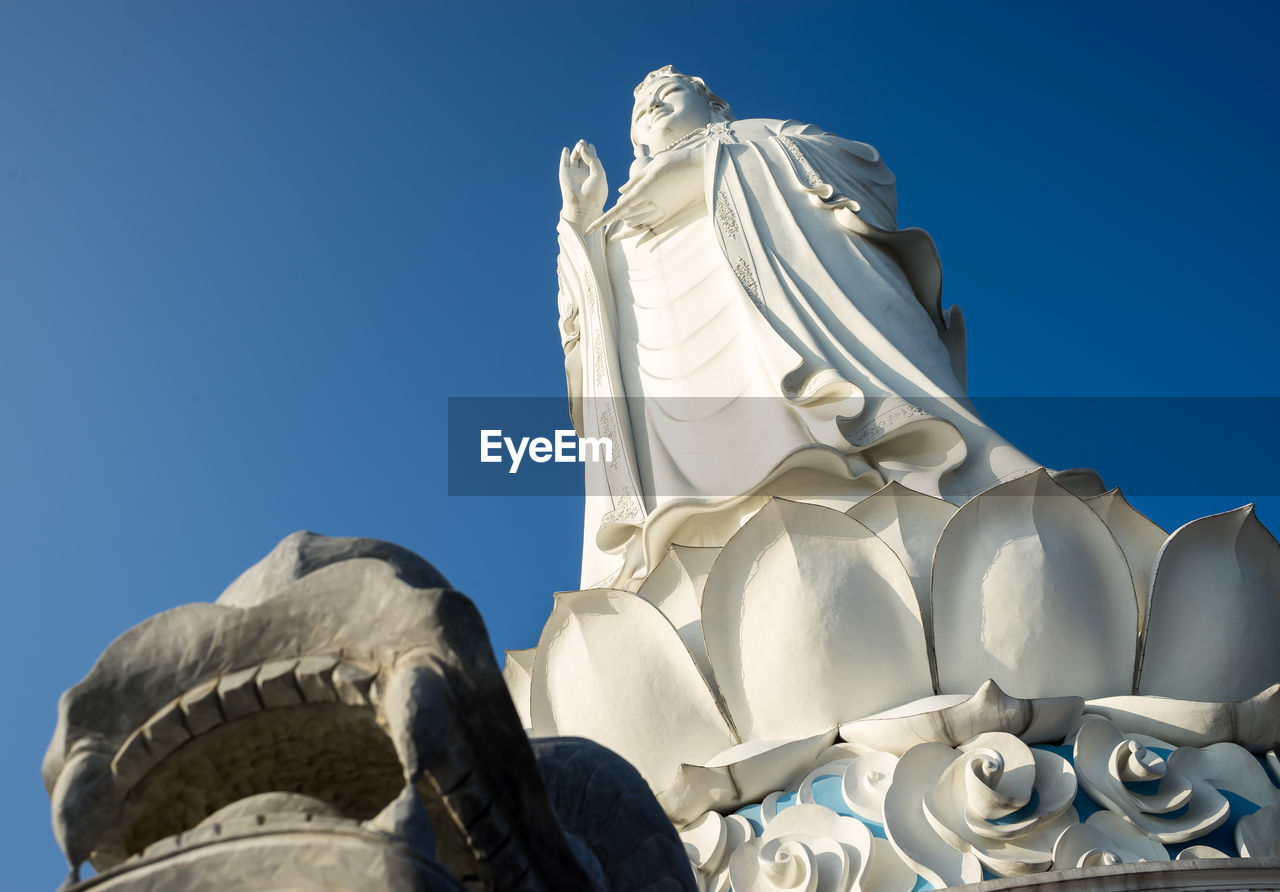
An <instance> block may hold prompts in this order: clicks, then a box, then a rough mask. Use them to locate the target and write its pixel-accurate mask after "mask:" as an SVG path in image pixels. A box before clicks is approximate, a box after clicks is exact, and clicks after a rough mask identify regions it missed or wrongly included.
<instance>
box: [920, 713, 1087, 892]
mask: <svg viewBox="0 0 1280 892" xmlns="http://www.w3.org/2000/svg"><path fill="white" fill-rule="evenodd" d="M1075 795H1076V778H1075V772H1074V771H1073V770H1072V769H1071V765H1070V763H1069V762H1067V760H1066V759H1064V758H1062V757H1061V756H1059V755H1058V754H1056V753H1051V752H1047V751H1045V750H1033V749H1031V748H1030V747H1028V746H1027V745H1026V744H1025V743H1023V742H1022V741H1020V740H1018V738H1016V737H1014V736H1013V735H1012V734H1004V733H999V732H993V733H989V734H982V735H979V736H978V737H976V738H975V739H974V740H972V741H971V742H970V743H968V744H966V745H965V746H963V747H960V750H959V754H958V756H957V758H955V759H954V760H953V761H952V762H951V764H949V765H948V766H947V768H946V769H945V770H944V771H943V773H942V775H941V777H939V778H938V781H937V783H936V784H934V785H933V786H932V787H931V788H930V789H929V790H928V791H926V793H925V796H924V811H925V816H926V817H927V818H928V819H929V822H930V824H932V825H933V828H934V829H935V830H936V831H937V832H938V835H939V836H941V837H942V838H943V839H944V840H946V841H947V842H949V843H950V844H951V845H952V846H953V847H954V848H956V849H958V850H960V851H972V852H973V854H974V855H976V856H977V857H978V860H979V861H981V862H982V864H983V865H984V866H985V867H986V868H987V869H988V870H990V871H992V872H993V873H996V874H999V875H1000V876H1021V875H1023V874H1028V873H1038V872H1040V871H1042V870H1047V869H1048V868H1049V866H1050V865H1051V864H1052V863H1053V847H1054V843H1056V842H1057V840H1058V837H1059V836H1061V835H1062V832H1063V831H1064V830H1066V828H1067V827H1069V826H1071V825H1072V824H1074V823H1076V810H1075V809H1074V808H1073V807H1072V805H1071V803H1072V801H1073V800H1074V799H1075Z"/></svg>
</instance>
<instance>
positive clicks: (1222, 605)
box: [1138, 505, 1280, 700]
mask: <svg viewBox="0 0 1280 892" xmlns="http://www.w3.org/2000/svg"><path fill="white" fill-rule="evenodd" d="M1277 628H1280V545H1277V544H1276V540H1275V538H1274V537H1273V536H1272V535H1271V534H1270V533H1269V532H1267V529H1266V527H1264V526H1263V525H1262V524H1261V522H1259V520H1258V517H1257V514H1256V513H1255V512H1254V510H1253V506H1252V505H1246V506H1245V507H1243V508H1237V509H1236V510H1235V511H1228V512H1226V513H1225V514H1214V515H1211V516H1209V517H1203V518H1201V519H1199V520H1193V521H1192V522H1191V523H1189V524H1187V525H1186V526H1184V527H1181V528H1180V529H1178V530H1176V531H1175V532H1174V533H1173V535H1172V536H1170V537H1169V541H1168V542H1166V543H1165V545H1164V548H1163V549H1161V551H1160V555H1159V557H1157V558H1156V569H1155V578H1154V579H1153V581H1152V584H1151V612H1150V615H1149V616H1148V617H1147V632H1146V648H1145V650H1144V652H1143V658H1142V667H1141V676H1140V678H1139V680H1138V693H1140V694H1159V695H1161V696H1165V697H1183V698H1186V699H1188V700H1243V699H1245V698H1246V697H1248V696H1249V695H1250V694H1253V693H1255V692H1257V691H1260V690H1262V689H1263V688H1265V687H1267V686H1268V685H1272V684H1275V683H1276V682H1278V681H1280V647H1276V629H1277Z"/></svg>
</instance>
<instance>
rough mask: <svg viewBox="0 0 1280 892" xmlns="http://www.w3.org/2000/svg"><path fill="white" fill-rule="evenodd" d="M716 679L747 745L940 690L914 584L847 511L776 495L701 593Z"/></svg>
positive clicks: (726, 552) (732, 543) (736, 539)
mask: <svg viewBox="0 0 1280 892" xmlns="http://www.w3.org/2000/svg"><path fill="white" fill-rule="evenodd" d="M702 631H703V635H704V637H705V639H706V643H707V654H708V656H709V657H710V658H711V665H712V667H713V669H714V670H715V678H716V681H717V682H718V684H719V687H720V693H721V695H722V696H723V697H724V702H725V704H726V705H727V707H728V709H729V713H730V715H732V716H733V720H734V724H735V726H736V727H737V729H738V732H739V733H740V734H741V735H742V738H743V739H744V740H748V739H772V738H792V737H795V736H796V735H798V734H814V733H817V732H819V731H822V730H824V729H827V728H833V727H835V726H836V725H838V724H839V723H840V722H843V721H849V720H850V719H854V718H858V717H860V716H864V715H868V714H870V713H873V712H876V711H877V710H880V709H884V708H886V707H888V706H892V705H893V704H895V703H901V702H903V701H904V700H912V699H915V698H917V697H921V696H925V695H927V694H929V693H930V692H931V690H932V684H931V682H930V679H929V668H928V666H929V664H928V660H927V658H926V656H925V639H924V634H923V631H922V628H921V625H920V609H919V606H918V605H917V603H916V597H915V592H914V590H913V589H912V587H911V579H910V578H909V577H908V576H907V571H906V570H905V569H904V568H903V566H902V562H901V561H900V560H898V557H897V555H895V554H894V553H893V550H892V549H891V548H889V546H888V545H885V544H884V542H882V541H881V540H880V539H879V538H877V537H876V535H875V534H874V533H872V532H871V531H870V530H868V529H867V528H866V527H864V526H863V525H862V524H860V523H858V522H857V521H856V520H853V519H851V518H849V517H846V516H845V515H843V514H841V513H839V512H838V511H833V510H831V509H829V508H822V507H817V506H814V505H801V504H797V503H795V502H788V501H785V500H783V499H772V500H770V502H769V503H768V504H767V505H765V507H764V508H762V509H761V510H760V511H759V512H758V513H757V514H756V515H755V516H754V517H752V518H751V520H749V521H748V522H747V523H746V524H745V525H743V527H742V529H740V530H739V531H738V532H737V533H736V534H734V536H733V538H731V539H730V540H729V542H728V543H727V544H726V545H725V546H724V549H723V550H722V551H721V553H720V556H719V557H718V558H717V559H716V563H715V567H714V568H712V571H711V575H710V576H709V577H708V578H707V583H706V587H705V589H704V590H703V596H702Z"/></svg>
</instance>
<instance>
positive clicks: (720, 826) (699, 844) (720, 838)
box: [680, 811, 755, 892]
mask: <svg viewBox="0 0 1280 892" xmlns="http://www.w3.org/2000/svg"><path fill="white" fill-rule="evenodd" d="M753 838H755V829H754V828H753V827H752V826H751V822H750V821H748V820H747V819H746V818H744V817H742V815H724V816H721V815H718V814H716V813H715V812H713V811H711V812H707V813H706V814H705V815H703V816H702V817H700V818H698V820H696V821H694V822H693V823H691V824H690V825H689V826H687V827H685V828H684V829H683V830H681V831H680V839H681V840H683V841H684V844H685V851H687V852H688V853H689V860H690V861H691V862H692V864H693V868H694V870H695V871H697V873H698V875H699V879H700V880H701V881H702V882H701V883H700V885H699V888H700V889H704V890H706V892H730V889H729V859H731V858H732V857H733V853H734V852H736V851H737V850H738V849H740V848H741V847H742V845H743V844H744V843H746V842H747V841H748V840H750V839H753Z"/></svg>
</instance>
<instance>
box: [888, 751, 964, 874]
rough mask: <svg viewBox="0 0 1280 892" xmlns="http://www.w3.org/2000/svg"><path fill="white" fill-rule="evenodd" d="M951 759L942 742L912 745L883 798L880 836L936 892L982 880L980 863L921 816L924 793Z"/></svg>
mask: <svg viewBox="0 0 1280 892" xmlns="http://www.w3.org/2000/svg"><path fill="white" fill-rule="evenodd" d="M955 757H956V751H955V750H953V749H952V748H951V747H949V746H947V745H946V744H943V743H922V744H920V745H919V746H917V747H913V748H912V749H910V750H908V751H907V752H906V753H905V754H904V755H903V757H902V758H901V759H900V760H899V761H898V765H897V767H896V768H894V770H893V780H892V781H891V782H890V784H889V792H888V793H887V794H886V795H885V799H884V832H885V835H886V836H887V837H888V838H889V842H890V843H892V845H893V848H894V850H895V851H897V853H898V855H899V856H901V858H902V860H903V861H905V862H906V863H907V864H909V865H911V867H912V868H914V869H915V871H916V873H918V874H920V876H922V877H924V878H925V880H926V881H928V882H929V884H930V885H932V886H933V887H934V888H935V889H941V888H943V887H946V886H963V885H966V884H967V883H976V882H979V881H980V880H981V879H982V864H981V863H980V862H979V861H978V859H977V858H976V857H975V856H974V854H973V853H972V852H969V851H964V852H961V851H958V850H956V849H955V848H953V847H952V846H951V845H950V844H949V843H948V842H947V841H946V840H944V839H943V838H942V837H941V836H939V835H938V831H937V830H935V829H934V827H933V824H932V823H931V822H930V821H929V819H928V818H927V817H925V811H924V797H925V793H926V792H928V790H929V789H930V788H931V787H932V786H933V785H934V784H935V783H937V781H938V778H940V777H942V773H943V772H944V771H946V770H947V767H948V766H949V765H950V764H951V763H952V762H953V761H954V760H955Z"/></svg>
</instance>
